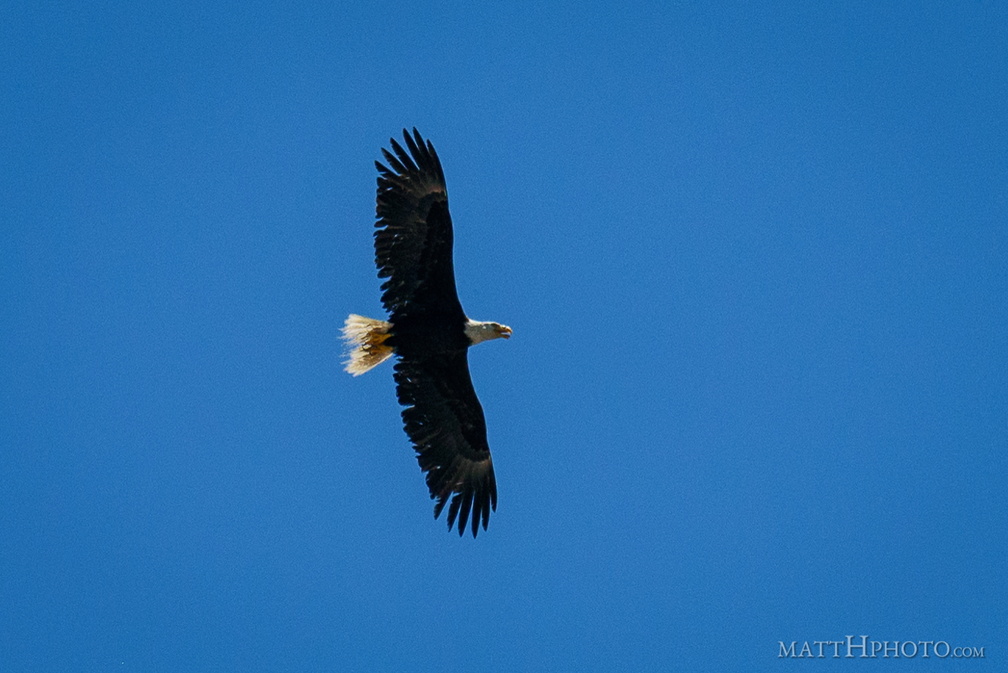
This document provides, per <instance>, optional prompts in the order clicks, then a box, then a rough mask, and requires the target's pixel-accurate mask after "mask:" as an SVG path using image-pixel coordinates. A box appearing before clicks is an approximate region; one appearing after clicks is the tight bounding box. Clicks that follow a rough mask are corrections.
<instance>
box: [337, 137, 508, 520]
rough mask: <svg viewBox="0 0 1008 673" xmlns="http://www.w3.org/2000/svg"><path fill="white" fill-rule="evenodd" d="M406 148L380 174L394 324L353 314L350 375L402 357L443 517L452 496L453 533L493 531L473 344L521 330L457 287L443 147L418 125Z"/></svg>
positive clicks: (417, 442)
mask: <svg viewBox="0 0 1008 673" xmlns="http://www.w3.org/2000/svg"><path fill="white" fill-rule="evenodd" d="M403 139H404V140H405V143H406V147H407V148H408V149H409V151H408V152H407V151H406V150H405V149H403V146H402V145H400V144H399V143H397V142H396V141H395V139H394V138H392V139H390V141H389V142H390V143H391V146H392V151H391V152H390V151H389V150H386V149H382V154H383V155H384V157H385V161H386V163H387V164H388V166H386V165H384V164H382V163H380V162H377V161H376V162H375V167H376V168H377V169H378V196H377V202H378V205H377V209H376V211H377V222H375V228H376V230H375V234H374V244H375V263H376V264H377V266H378V277H379V278H385V279H387V280H385V282H384V283H382V286H381V289H382V304H384V306H385V310H386V311H388V314H389V319H388V320H387V321H385V320H374V319H372V318H365V317H363V316H359V315H350V317H348V318H347V320H346V324H345V325H344V327H343V339H344V341H345V342H346V343H347V346H348V349H347V359H346V361H345V364H346V370H347V371H348V372H349V373H351V374H353V375H354V376H358V375H360V374H363V373H364V372H366V371H368V370H369V369H371V368H373V367H375V366H377V365H378V364H381V363H382V362H384V361H385V360H387V359H388V358H389V357H391V356H392V355H393V354H395V355H397V356H398V358H399V361H398V362H397V363H396V365H395V367H394V377H395V382H396V395H397V396H398V398H399V404H401V405H402V406H403V407H405V408H404V409H403V410H402V420H403V425H404V426H405V429H406V434H407V435H409V438H410V440H411V441H412V443H413V448H414V449H415V450H416V456H417V462H419V463H420V469H421V470H423V472H425V473H426V479H427V488H428V489H429V490H430V497H431V499H432V500H436V501H437V502H436V503H435V504H434V518H435V519H437V518H438V517H439V516H440V515H441V511H442V510H443V509H444V507H445V504H446V503H448V500H449V498H450V499H451V504H450V505H449V507H448V528H449V530H450V529H451V528H452V527H453V526H454V525H455V523H456V522H457V523H458V532H459V535H462V534H463V533H464V532H465V529H466V525H467V523H468V521H469V518H470V516H471V517H472V519H471V521H472V535H473V537H476V534H477V532H478V529H479V525H480V522H482V524H483V530H486V527H487V523H488V522H489V521H490V510H494V511H496V510H497V482H496V480H495V479H494V470H493V461H492V459H491V458H490V446H489V444H488V443H487V429H486V420H485V418H484V416H483V407H482V406H480V402H479V399H478V398H477V397H476V391H475V390H474V389H473V384H472V378H471V377H470V376H469V360H468V351H469V347H470V346H473V345H475V344H478V343H480V342H482V341H488V340H490V339H499V338H504V339H507V338H509V337H510V336H511V328H510V327H508V326H506V325H501V324H499V323H495V322H480V321H478V320H470V319H469V318H467V317H466V314H465V312H464V311H463V310H462V304H461V303H460V302H459V298H458V293H457V292H456V290H455V270H454V266H453V263H452V221H451V216H450V215H449V214H448V192H447V190H446V188H445V179H444V172H443V171H442V169H441V161H440V160H439V159H438V156H437V153H436V152H435V151H434V146H433V145H432V144H431V142H430V141H429V140H426V141H425V140H424V139H423V138H422V137H421V136H420V133H419V132H418V131H417V130H416V129H415V128H414V129H413V135H412V136H411V135H410V134H409V132H408V131H407V130H406V129H403Z"/></svg>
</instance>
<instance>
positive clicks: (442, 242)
mask: <svg viewBox="0 0 1008 673" xmlns="http://www.w3.org/2000/svg"><path fill="white" fill-rule="evenodd" d="M403 139H404V140H405V141H406V147H407V148H408V149H409V152H407V151H406V150H405V149H403V147H402V145H400V144H399V143H397V142H396V141H395V139H394V138H393V139H390V142H391V145H392V150H393V151H394V154H393V153H392V152H389V151H388V150H385V149H383V150H382V153H383V154H384V156H385V160H386V162H387V163H388V166H385V165H384V164H382V163H380V162H377V161H376V162H375V166H376V167H377V168H378V174H379V175H378V199H377V208H376V214H377V218H378V219H377V222H375V227H376V228H377V231H375V263H376V264H377V265H378V277H379V278H387V279H388V280H386V281H385V282H384V283H382V286H381V287H382V303H383V304H384V305H385V309H386V310H387V311H388V312H389V314H390V316H391V320H392V322H393V323H395V322H397V320H399V319H402V318H404V317H409V316H415V315H418V314H422V313H437V314H439V315H440V316H442V317H446V318H454V319H457V320H458V321H459V322H462V321H464V320H465V313H464V312H463V311H462V305H461V303H459V298H458V292H457V291H456V289H455V269H454V266H453V263H452V222H451V215H450V214H449V213H448V191H447V189H446V188H445V179H444V172H443V171H442V170H441V161H440V160H439V159H438V156H437V153H436V152H435V151H434V146H433V145H432V144H431V142H430V141H429V140H427V141H425V140H424V139H423V138H422V137H421V136H420V133H419V132H418V131H417V130H416V129H413V135H412V136H410V134H409V133H408V132H407V131H406V130H405V129H403Z"/></svg>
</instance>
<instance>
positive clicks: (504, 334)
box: [499, 325, 511, 339]
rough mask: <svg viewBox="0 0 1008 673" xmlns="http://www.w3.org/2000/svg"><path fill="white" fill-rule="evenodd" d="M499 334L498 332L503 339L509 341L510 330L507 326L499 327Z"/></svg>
mask: <svg viewBox="0 0 1008 673" xmlns="http://www.w3.org/2000/svg"><path fill="white" fill-rule="evenodd" d="M499 332H500V335H501V337H503V338H505V339H510V338H511V328H510V327H508V326H507V325H501V326H500V330H499Z"/></svg>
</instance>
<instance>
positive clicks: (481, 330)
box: [465, 320, 511, 346]
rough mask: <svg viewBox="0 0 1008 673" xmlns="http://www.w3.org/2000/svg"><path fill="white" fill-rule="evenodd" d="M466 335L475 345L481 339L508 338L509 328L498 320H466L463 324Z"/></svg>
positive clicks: (509, 334) (509, 335)
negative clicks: (464, 324)
mask: <svg viewBox="0 0 1008 673" xmlns="http://www.w3.org/2000/svg"><path fill="white" fill-rule="evenodd" d="M465 333H466V336H467V337H469V341H470V343H472V345H474V346H475V345H476V344H478V343H480V342H482V341H490V339H510V338H511V328H510V327H508V326H507V325H502V324H500V323H499V322H481V321H479V320H467V321H466V326H465Z"/></svg>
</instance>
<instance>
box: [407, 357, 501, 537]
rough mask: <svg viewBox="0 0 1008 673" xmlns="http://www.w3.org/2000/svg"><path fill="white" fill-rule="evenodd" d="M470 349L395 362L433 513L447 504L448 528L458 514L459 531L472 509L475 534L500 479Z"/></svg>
mask: <svg viewBox="0 0 1008 673" xmlns="http://www.w3.org/2000/svg"><path fill="white" fill-rule="evenodd" d="M466 355H467V353H466V350H465V349H463V350H460V351H457V352H454V353H453V354H451V355H450V356H448V357H445V356H443V355H441V356H438V357H436V358H433V357H432V358H426V359H414V358H409V357H404V358H403V359H401V360H400V361H399V362H398V363H397V364H396V366H395V380H396V394H397V395H398V396H399V403H400V404H402V405H403V406H405V407H406V408H405V409H403V411H402V417H403V423H404V424H405V426H406V434H408V435H409V437H410V439H411V440H413V447H414V448H415V449H416V452H417V462H419V463H420V468H421V469H422V470H423V471H424V472H425V473H426V474H427V487H428V488H429V489H430V495H431V498H432V499H436V500H437V504H435V505H434V518H437V517H438V516H439V515H440V514H441V510H442V509H444V506H445V503H446V502H447V501H448V498H449V496H452V498H451V505H450V506H449V508H448V527H449V528H452V527H453V526H454V524H455V521H456V517H457V519H458V531H459V535H462V534H463V533H464V532H465V528H466V523H467V519H469V516H470V513H471V514H472V534H473V537H476V533H477V529H478V527H479V524H480V521H482V523H483V530H486V527H487V523H488V522H489V521H490V510H491V509H493V510H496V509H497V482H496V480H495V479H494V470H493V461H492V460H491V458H490V446H489V444H488V443H487V432H486V420H485V419H484V417H483V407H482V406H480V402H479V399H477V397H476V391H475V390H473V384H472V378H470V376H469V361H468V358H467V357H466Z"/></svg>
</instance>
